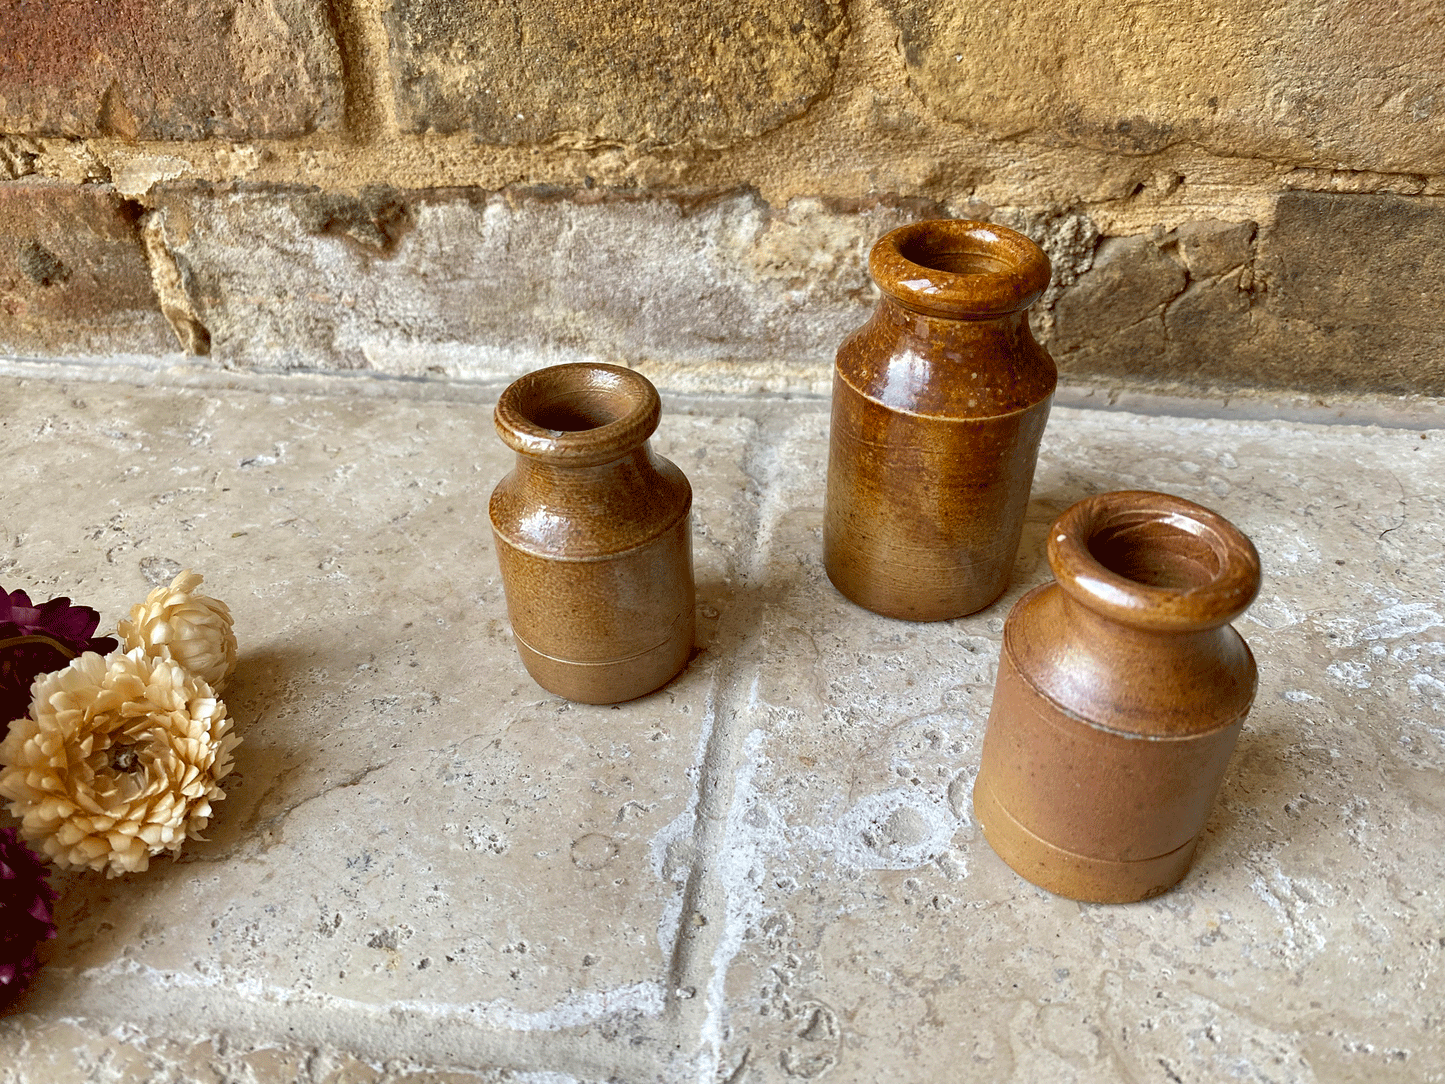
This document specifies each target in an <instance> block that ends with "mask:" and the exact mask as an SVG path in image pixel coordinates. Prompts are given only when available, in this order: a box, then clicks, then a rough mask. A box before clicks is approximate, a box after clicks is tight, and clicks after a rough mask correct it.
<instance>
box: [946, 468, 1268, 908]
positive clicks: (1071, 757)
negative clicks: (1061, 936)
mask: <svg viewBox="0 0 1445 1084" xmlns="http://www.w3.org/2000/svg"><path fill="white" fill-rule="evenodd" d="M1048 557H1049V565H1050V566H1051V567H1052V569H1053V573H1054V576H1055V578H1056V581H1055V582H1053V583H1049V584H1046V585H1044V586H1043V587H1038V588H1035V589H1034V590H1032V591H1030V592H1029V593H1028V594H1026V595H1025V596H1024V597H1023V598H1021V599H1020V600H1019V601H1018V604H1017V605H1015V606H1014V608H1013V611H1012V612H1011V613H1010V614H1009V616H1008V620H1007V622H1005V624H1004V631H1003V651H1002V653H1001V655H1000V658H999V666H998V681H997V684H996V685H995V686H994V695H993V708H992V711H991V712H990V714H989V717H988V729H987V731H986V733H985V735H984V742H983V757H982V763H981V765H980V767H979V772H978V779H977V781H976V782H975V784H974V791H973V807H974V812H975V813H976V814H977V815H978V820H979V823H980V824H981V825H982V826H983V831H984V836H985V838H986V839H987V840H988V842H989V843H990V844H991V845H992V847H993V849H994V850H995V851H997V852H998V854H999V855H1000V857H1002V858H1003V860H1004V861H1005V862H1007V863H1008V864H1009V865H1010V866H1012V867H1013V868H1014V869H1015V870H1017V871H1018V872H1019V873H1020V874H1022V875H1023V876H1024V877H1027V878H1028V879H1029V880H1030V881H1032V882H1034V883H1035V884H1037V885H1039V886H1041V887H1043V888H1046V889H1048V890H1049V891H1050V892H1056V893H1058V894H1059V895H1061V896H1069V897H1071V898H1073V899H1077V900H1089V901H1092V902H1096V903H1127V902H1129V901H1131V900H1140V899H1145V898H1147V897H1149V896H1155V895H1158V894H1159V893H1161V892H1164V891H1166V890H1167V889H1169V888H1170V887H1172V886H1173V885H1174V884H1175V883H1177V882H1178V881H1179V880H1180V878H1182V877H1183V876H1184V874H1185V873H1186V872H1187V871H1188V869H1189V864H1190V862H1191V861H1192V860H1193V857H1194V848H1195V844H1196V843H1197V842H1198V840H1199V836H1200V833H1201V832H1202V831H1203V829H1204V822H1205V820H1206V819H1207V818H1208V816H1209V812H1210V809H1211V808H1212V806H1213V804H1214V798H1215V794H1216V792H1217V791H1218V790H1219V784H1220V781H1221V779H1222V778H1223V777H1224V769H1225V765H1226V764H1227V763H1228V761H1229V756H1230V753H1231V752H1232V751H1233V750H1234V743H1235V740H1236V739H1237V738H1238V737H1239V731H1240V727H1241V726H1242V725H1243V723H1244V717H1245V714H1246V713H1247V712H1248V711H1249V706H1250V703H1251V702H1252V701H1253V699H1254V689H1255V665H1254V657H1253V656H1252V655H1251V654H1250V651H1249V647H1248V645H1246V644H1245V642H1244V640H1243V638H1241V637H1240V635H1239V633H1237V632H1235V631H1234V629H1233V628H1232V627H1231V626H1230V624H1229V622H1230V621H1231V620H1233V619H1234V618H1236V617H1238V616H1239V615H1240V614H1241V613H1243V612H1244V610H1245V608H1246V607H1247V606H1248V605H1249V603H1250V601H1251V600H1252V599H1253V598H1254V596H1255V594H1256V592H1258V590H1259V556H1258V554H1256V553H1255V549H1254V546H1253V545H1252V544H1251V543H1250V541H1249V539H1248V538H1246V537H1245V536H1244V535H1243V534H1241V533H1240V531H1239V530H1238V528H1236V527H1235V526H1234V525H1233V524H1231V523H1229V522H1228V521H1227V520H1225V519H1224V518H1223V517H1221V516H1219V515H1218V514H1217V513H1214V512H1211V511H1210V510H1209V509H1207V508H1202V507H1200V506H1199V505H1197V504H1194V503H1192V502H1190V501H1186V500H1183V499H1182V498H1179V497H1171V496H1168V495H1166V494H1163V493H1148V492H1126V493H1105V494H1103V495H1101V496H1097V497H1090V498H1088V499H1087V500H1083V501H1080V502H1079V503H1078V504H1076V505H1074V506H1073V507H1072V508H1070V509H1069V510H1068V511H1067V512H1065V513H1064V514H1063V515H1062V516H1060V517H1059V518H1058V520H1057V521H1055V523H1054V525H1053V527H1052V529H1051V530H1050V532H1049V539H1048Z"/></svg>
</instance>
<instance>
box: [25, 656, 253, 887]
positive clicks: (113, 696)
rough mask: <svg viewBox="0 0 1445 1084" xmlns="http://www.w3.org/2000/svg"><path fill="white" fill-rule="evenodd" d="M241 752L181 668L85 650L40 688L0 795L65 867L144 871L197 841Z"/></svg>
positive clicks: (212, 700)
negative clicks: (159, 857) (235, 753)
mask: <svg viewBox="0 0 1445 1084" xmlns="http://www.w3.org/2000/svg"><path fill="white" fill-rule="evenodd" d="M239 742H240V739H239V738H237V737H236V736H235V735H233V734H232V733H231V720H230V719H229V718H227V716H226V705H225V704H223V703H222V702H221V701H220V700H217V699H216V696H215V694H214V693H213V692H212V691H211V687H210V686H209V685H207V684H206V682H204V681H202V680H201V679H200V678H198V677H196V676H195V675H193V674H191V673H190V672H188V671H187V670H186V669H185V668H184V667H183V666H181V665H180V664H179V663H176V662H174V661H172V660H171V659H156V658H152V657H150V656H149V655H147V654H146V653H145V650H144V649H143V648H136V649H134V650H133V651H129V652H126V653H121V652H116V653H114V654H112V655H110V656H108V657H102V656H100V655H97V654H94V653H93V652H87V653H86V654H84V655H81V656H80V657H79V658H78V659H75V660H74V661H72V662H71V664H70V665H69V666H67V667H66V668H65V669H64V670H57V671H55V672H54V673H52V674H46V675H45V676H44V677H42V678H40V679H39V680H38V681H37V682H36V683H35V690H34V699H33V700H32V701H31V704H30V716H29V718H26V719H19V720H16V721H15V722H14V723H13V724H12V725H11V727H10V735H9V737H7V738H6V739H5V741H4V742H0V765H3V767H0V795H3V796H4V797H6V798H9V799H10V812H11V813H13V814H14V815H15V816H17V817H19V818H20V832H21V834H22V835H23V836H24V837H25V838H26V839H27V840H29V841H30V842H31V843H34V844H38V845H39V847H40V848H41V849H42V850H44V852H45V853H46V854H47V855H49V856H50V858H51V859H52V860H53V861H54V862H55V863H56V864H57V865H59V866H61V867H63V868H66V869H94V870H101V869H103V870H105V871H106V875H107V876H110V877H114V876H117V875H119V874H122V873H132V872H138V871H140V870H143V869H145V868H146V867H147V866H148V865H149V864H150V856H151V855H153V854H160V853H161V852H162V851H172V852H176V851H179V850H180V849H181V845H182V844H183V843H184V842H185V840H186V838H187V836H189V837H191V838H193V839H194V838H199V835H200V832H201V831H202V829H204V828H205V827H206V824H207V823H208V822H209V821H210V817H211V803H212V802H215V801H218V800H220V799H221V798H224V797H225V793H224V792H223V791H222V790H221V788H220V786H219V785H218V781H219V780H221V779H222V778H224V777H225V775H226V774H227V773H228V772H229V771H230V770H231V750H232V749H234V748H235V747H236V745H237V744H239Z"/></svg>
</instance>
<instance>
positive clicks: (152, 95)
mask: <svg viewBox="0 0 1445 1084" xmlns="http://www.w3.org/2000/svg"><path fill="white" fill-rule="evenodd" d="M342 89H343V88H342V83H341V64H340V54H339V52H338V49H337V46H336V42H335V40H334V38H333V36H332V32H331V30H330V27H329V24H328V22H327V17H326V5H325V4H324V3H322V2H320V0H123V2H120V3H115V4H95V3H87V2H77V0H64V2H60V3H54V2H48V0H15V2H14V3H11V4H8V5H7V6H6V12H5V18H4V43H3V47H0V132H12V133H14V132H19V133H24V134H27V135H65V136H114V137H118V138H121V139H131V140H134V139H142V140H154V139H205V138H209V137H222V138H236V139H240V138H266V137H277V136H295V135H302V134H304V133H306V132H309V131H312V130H315V129H318V128H327V127H331V126H334V125H335V124H336V123H337V122H338V121H339V120H340V117H341V109H342Z"/></svg>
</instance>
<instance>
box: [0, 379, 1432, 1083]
mask: <svg viewBox="0 0 1445 1084" xmlns="http://www.w3.org/2000/svg"><path fill="white" fill-rule="evenodd" d="M14 372H15V370H13V369H12V375H10V376H9V377H6V378H5V379H4V380H3V381H0V402H3V410H0V417H3V419H4V420H3V422H0V454H3V456H4V463H5V472H4V478H5V487H4V498H5V499H4V502H3V504H0V539H3V542H4V545H3V548H0V583H3V585H4V586H5V587H6V588H7V589H14V588H17V587H24V588H27V589H29V590H31V591H32V593H35V592H38V593H39V594H41V595H43V596H44V595H47V594H68V595H71V596H72V597H74V598H76V599H78V600H80V601H83V602H87V603H89V604H91V605H94V606H96V607H98V608H99V609H101V611H102V613H103V614H104V615H105V617H106V623H107V624H109V623H111V622H113V621H114V619H115V618H117V617H118V616H121V615H122V614H123V613H124V612H125V611H126V609H127V608H128V607H129V605H130V604H131V603H132V602H134V601H137V600H139V599H140V598H141V597H142V596H143V595H144V593H145V592H146V591H147V590H148V589H149V588H150V587H151V586H152V585H154V584H157V583H160V582H163V581H165V580H168V579H169V578H170V577H171V576H172V575H173V573H174V572H176V571H177V570H179V569H180V568H182V567H191V568H194V569H196V570H198V571H200V572H203V573H204V574H205V576H206V583H207V588H208V589H209V590H210V591H212V592H213V593H214V594H216V595H217V596H218V597H221V598H223V599H225V600H227V601H228V602H229V603H230V604H231V607H232V609H233V610H234V612H235V615H236V627H237V632H238V634H239V637H240V640H241V644H242V661H241V666H240V669H239V671H238V674H237V676H236V678H235V679H234V684H233V686H232V688H231V689H230V690H229V691H228V695H227V702H228V704H229V706H230V710H231V714H232V715H233V716H234V717H235V719H236V720H237V728H238V732H239V733H240V734H241V735H243V738H244V744H243V745H242V746H241V747H240V749H239V750H238V752H237V760H238V771H237V773H236V774H235V775H234V776H232V777H231V778H230V779H229V780H228V781H227V789H228V791H229V796H228V797H227V799H226V800H225V801H224V802H223V803H221V804H220V805H218V806H217V807H216V817H215V819H214V821H213V822H212V831H211V832H210V838H209V841H208V842H204V843H196V844H191V845H188V847H187V849H186V851H185V852H184V854H183V856H182V857H181V858H180V859H179V860H176V861H172V860H170V859H166V860H162V861H159V862H157V863H155V864H154V865H153V866H152V868H151V870H150V871H149V872H148V873H145V874H142V875H136V876H131V877H126V878H122V879H118V880H110V881H107V880H105V879H103V878H99V877H95V876H89V875H87V876H71V875H66V876H58V877H56V878H55V882H56V884H57V887H59V888H60V889H61V891H62V893H63V896H62V901H61V903H60V905H59V909H58V921H59V924H60V928H61V932H60V936H59V938H58V940H57V941H55V942H53V943H52V945H51V949H52V951H51V954H50V959H49V963H48V965H47V966H46V968H45V969H44V970H43V971H42V973H41V975H40V977H39V978H38V980H37V982H36V984H35V985H34V987H33V988H32V990H31V991H30V992H29V994H28V995H27V996H26V997H25V998H24V999H23V1000H22V1001H21V1002H20V1004H19V1005H18V1006H17V1007H16V1009H15V1010H14V1011H13V1012H12V1013H11V1014H10V1015H8V1016H6V1017H5V1018H3V1019H0V1082H3V1084H42V1082H43V1084H62V1082H70V1081H155V1082H158V1084H160V1082H166V1084H169V1082H174V1081H204V1082H222V1081H227V1082H229V1081H235V1082H253V1084H276V1082H282V1081H288V1082H289V1081H306V1082H309V1084H323V1082H324V1084H342V1082H348V1084H352V1082H354V1084H371V1082H380V1081H407V1082H420V1081H428V1082H430V1081H438V1082H441V1081H446V1082H458V1084H460V1082H473V1081H508V1082H517V1084H520V1082H528V1084H563V1082H582V1081H587V1082H600V1081H623V1082H647V1081H660V1082H683V1081H687V1082H694V1081H696V1082H700V1084H714V1082H728V1084H742V1082H753V1084H761V1082H782V1081H788V1080H794V1079H802V1080H817V1079H826V1080H827V1081H829V1082H830V1084H843V1082H864V1081H890V1082H914V1081H916V1082H942V1081H965V1080H966V1081H975V1080H976V1081H999V1082H1003V1081H1016V1082H1020V1084H1025V1082H1060V1084H1062V1082H1068V1081H1099V1082H1105V1081H1132V1082H1146V1081H1158V1082H1161V1084H1167V1082H1175V1084H1179V1082H1183V1081H1189V1082H1195V1081H1199V1082H1205V1081H1208V1082H1215V1081H1221V1080H1245V1081H1261V1082H1264V1081H1269V1082H1287V1081H1291V1082H1292V1081H1301V1082H1304V1081H1311V1082H1314V1081H1318V1082H1336V1081H1339V1082H1343V1081H1369V1082H1370V1084H1383V1082H1389V1081H1411V1082H1423V1081H1445V616H1442V614H1445V597H1442V596H1445V592H1442V587H1445V429H1440V428H1437V429H1430V428H1428V424H1429V423H1428V417H1429V414H1430V411H1429V410H1426V411H1425V417H1426V419H1427V420H1426V426H1427V427H1425V428H1421V425H1420V413H1419V408H1418V405H1417V412H1416V414H1415V415H1412V416H1411V418H1410V421H1411V424H1413V425H1414V428H1406V427H1400V428H1389V427H1381V426H1378V425H1375V426H1354V425H1349V424H1328V425H1326V424H1311V423H1308V422H1304V421H1299V420H1294V421H1268V420H1258V419H1256V420H1241V419H1238V418H1236V419H1234V420H1229V419H1218V418H1213V419H1211V418H1207V417H1206V418H1201V417H1192V418H1182V417H1168V416H1148V415H1144V414H1136V413H1127V412H1120V411H1106V410H1093V409H1076V408H1067V407H1059V408H1056V410H1055V412H1054V415H1053V417H1052V419H1051V422H1050V425H1049V430H1048V433H1047V435H1046V437H1045V441H1044V449H1043V453H1042V456H1041V460H1040V465H1039V471H1038V476H1037V479H1036V482H1035V485H1034V497H1033V502H1032V505H1031V510H1030V517H1029V522H1028V526H1027V528H1026V531H1025V536H1024V541H1023V546H1022V549H1021V552H1020V554H1019V557H1018V563H1017V570H1016V577H1015V582H1014V585H1013V587H1012V588H1011V589H1010V591H1009V592H1008V594H1007V596H1006V597H1005V598H1004V599H1003V600H1001V601H1000V602H999V603H997V604H996V605H995V606H993V607H992V608H990V609H989V610H987V611H985V612H983V613H981V614H978V615H976V616H973V617H969V618H965V619H961V620H956V621H948V622H942V623H938V624H931V625H914V624H908V623H905V622H899V621H893V620H888V619H885V618H881V617H877V616H875V615H873V614H870V613H867V612H865V611H862V610H860V609H857V608H855V607H853V606H852V605H850V604H849V603H847V602H846V601H844V600H843V599H842V598H841V597H840V596H839V595H838V594H837V593H836V592H835V591H834V590H833V589H832V587H831V586H830V585H829V583H828V581H827V579H826V577H825V576H824V575H823V572H822V568H821V565H820V559H819V546H820V543H819V532H820V523H821V504H822V493H823V464H824V451H825V447H826V439H827V414H826V403H825V401H823V400H821V399H817V398H797V399H791V400H789V399H765V398H757V397H752V398H741V397H738V398H728V397H722V396H719V397H713V398H707V399H691V400H678V399H674V400H670V401H669V403H668V408H669V409H668V413H667V414H666V415H665V416H664V420H663V425H662V428H661V430H660V432H659V434H658V437H657V440H656V446H657V448H658V449H659V450H660V451H662V452H663V454H665V455H668V456H669V457H670V458H672V459H674V460H675V461H676V462H677V463H678V464H679V465H680V466H681V467H682V468H683V469H684V470H685V471H686V472H687V473H688V475H689V476H690V477H691V479H692V482H693V486H694V489H695V492H696V504H695V511H694V517H695V531H696V538H695V543H696V545H695V552H696V562H697V580H698V588H699V602H698V606H699V616H700V622H699V638H700V644H701V647H702V650H701V651H700V653H699V654H698V656H697V657H696V659H695V660H694V662H693V663H692V665H691V666H690V667H689V668H688V670H687V671H686V672H685V673H684V674H683V675H682V676H681V677H679V678H678V679H677V680H676V681H675V682H673V683H672V684H671V685H670V686H668V687H667V688H666V689H664V690H663V691H661V692H659V693H657V694H655V695H653V696H650V697H647V698H645V699H643V700H640V701H637V702H634V703H630V704H626V705H622V706H620V707H612V708H596V707H585V706H580V705H575V704H568V703H566V702H563V701H561V700H558V699H556V698H555V697H551V696H549V695H546V694H544V693H543V692H542V691H541V690H540V689H539V688H537V687H536V686H535V685H534V684H533V683H532V682H531V681H530V680H529V678H528V677H527V675H526V673H525V672H524V671H523V670H522V668H521V665H520V663H519V662H518V660H517V657H516V655H515V653H514V651H513V649H512V646H511V643H510V641H509V633H508V628H507V621H506V614H505V611H504V606H503V600H502V591H501V585H500V583H499V582H498V578H497V572H496V565H495V561H494V557H493V554H492V542H491V537H490V534H489V530H488V526H487V517H486V500H487V495H488V493H489V492H490V489H491V487H492V485H493V483H494V482H495V481H496V479H497V478H499V477H500V476H501V475H502V474H503V473H504V472H505V471H506V470H507V469H508V467H509V464H508V454H507V453H505V450H504V449H503V447H502V445H501V444H500V443H499V442H498V441H497V440H496V439H495V438H494V436H493V434H492V428H491V419H490V410H489V406H488V404H489V396H491V395H495V391H496V389H491V390H490V391H488V390H485V389H483V390H480V391H478V390H476V389H467V388H461V387H452V388H450V389H448V388H440V389H437V388H432V387H429V386H426V385H421V384H406V383H390V384H381V383H379V382H371V381H365V380H356V379H352V380H346V379H343V378H335V379H332V380H329V381H327V380H311V379H309V378H299V377H298V378H294V379H291V380H280V381H275V382H267V381H265V380H261V379H253V378H247V379H241V378H235V380H230V378H227V377H225V376H224V375H223V374H217V375H215V376H213V377H209V378H206V379H200V380H189V381H183V382H178V383H177V384H173V385H171V386H166V385H165V383H164V382H163V381H160V380H151V381H150V382H149V384H148V385H147V384H145V383H141V384H124V383H111V382H100V381H90V382H87V381H82V380H73V379H72V380H64V379H55V378H44V377H33V378H25V377H21V376H16V375H14ZM1266 413H1267V410H1266ZM1338 413H1339V412H1338V411H1337V412H1336V414H1338ZM1435 416H1436V417H1438V418H1439V421H1437V422H1436V423H1435V424H1437V425H1440V426H1445V411H1441V412H1440V413H1439V414H1437V415H1435ZM1402 417H1403V416H1402ZM1120 488H1157V489H1163V490H1167V491H1169V492H1172V493H1177V494H1180V495H1182V496H1185V497H1188V498H1191V499H1194V500H1197V501H1200V502H1202V503H1205V504H1208V505H1210V506H1211V507H1213V508H1216V509H1217V510H1219V511H1220V512H1222V513H1224V514H1225V515H1226V516H1228V517H1229V518H1230V519H1232V520H1233V521H1234V522H1235V523H1236V524H1238V525H1239V526H1240V527H1241V528H1243V529H1244V530H1245V532H1246V533H1248V534H1249V535H1250V536H1251V537H1252V538H1253V539H1254V540H1255V542H1256V544H1257V545H1258V547H1259V549H1260V552H1261V554H1262V557H1263V562H1264V567H1265V574H1266V580H1265V585H1264V588H1263V591H1262V592H1261V594H1260V596H1259V599H1258V601H1257V602H1256V603H1255V604H1254V606H1253V608H1252V609H1251V610H1250V611H1249V613H1248V614H1247V615H1246V616H1245V617H1244V618H1243V619H1241V621H1240V622H1239V623H1238V627H1239V629H1240V631H1241V632H1242V633H1243V634H1244V635H1245V637H1246V638H1247V639H1248V640H1249V642H1250V643H1251V645H1252V646H1253V649H1254V652H1255V654H1256V656H1257V658H1258V659H1259V662H1260V671H1261V674H1260V690H1259V697H1258V700H1257V703H1256V707H1255V710H1254V712H1253V714H1252V715H1251V717H1250V720H1249V722H1248V724H1247V726H1246V729H1245V732H1244V736H1243V738H1242V739H1241V741H1240V745H1239V747H1238V750H1237V752H1236V753H1235V757H1234V760H1233V762H1232V764H1231V767H1230V771H1229V774H1228V776H1227V778H1226V780H1225V783H1224V789H1223V792H1222V794H1221V797H1220V800H1219V802H1218V806H1217V809H1216V811H1215V814H1214V816H1213V819H1212V820H1211V822H1210V825H1209V828H1208V831H1207V834H1206V838H1205V841H1204V843H1203V845H1202V847H1201V849H1200V852H1199V856H1198V860H1197V862H1196V864H1195V867H1194V869H1193V871H1192V872H1191V873H1190V874H1189V876H1188V877H1187V879H1186V880H1185V881H1184V882H1183V884H1181V885H1180V886H1179V887H1178V888H1177V889H1176V890H1175V891H1173V892H1171V893H1169V894H1167V895H1165V896H1163V897H1160V898H1158V899H1155V900H1152V901H1149V902H1146V903H1141V904H1136V905H1130V906H1092V905H1081V904H1077V903H1073V902H1070V901H1067V900H1063V899H1058V898H1055V897H1052V896H1049V895H1047V894H1046V893H1044V892H1042V891H1041V890H1038V889H1036V888H1034V887H1032V886H1031V885H1029V884H1027V883H1026V882H1024V881H1022V880H1020V879H1019V878H1018V877H1016V876H1015V875H1014V874H1013V873H1012V872H1011V871H1010V870H1009V869H1008V868H1007V867H1006V866H1004V865H1003V864H1002V863H1001V862H1000V861H999V860H998V859H997V858H996V857H995V856H994V855H993V853H992V852H991V851H990V850H989V848H988V846H987V844H986V843H985V842H984V841H983V838H982V836H981V835H980V833H979V831H978V828H977V825H976V824H975V823H974V821H973V819H972V816H971V810H970V804H969V793H970V787H971V783H972V779H973V775H974V772H975V770H976V767H977V763H978V755H979V745H980V740H981V738H982V731H983V724H984V720H985V718H986V715H987V711H988V706H989V698H990V687H991V680H992V675H993V672H994V667H995V664H996V660H997V653H998V646H999V633H1000V629H1001V627H1002V624H1003V617H1004V615H1005V614H1006V613H1007V611H1008V607H1009V606H1010V605H1011V604H1012V602H1013V600H1014V599H1016V598H1017V597H1018V596H1019V595H1020V594H1021V593H1022V592H1023V591H1024V590H1025V589H1026V588H1028V587H1030V586H1031V585H1033V584H1036V583H1039V582H1041V581H1042V580H1043V579H1044V578H1045V577H1046V576H1047V566H1046V564H1045V563H1044V561H1043V559H1042V540H1043V535H1044V532H1045V530H1046V528H1047V526H1048V523H1049V522H1050V520H1051V519H1052V517H1053V516H1055V515H1056V514H1057V513H1058V512H1060V511H1061V510H1062V509H1064V508H1065V507H1066V506H1068V505H1069V504H1071V503H1072V502H1074V501H1075V500H1077V499H1079V498H1081V497H1083V496H1085V495H1087V494H1090V493H1095V492H1099V491H1103V490H1107V489H1120ZM5 823H8V821H5Z"/></svg>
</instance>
